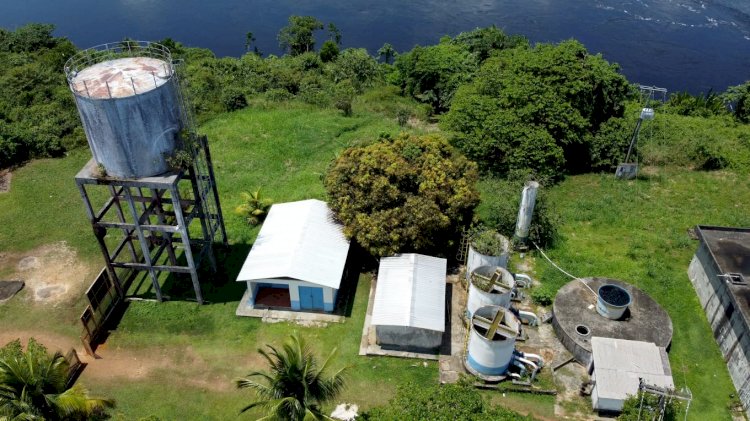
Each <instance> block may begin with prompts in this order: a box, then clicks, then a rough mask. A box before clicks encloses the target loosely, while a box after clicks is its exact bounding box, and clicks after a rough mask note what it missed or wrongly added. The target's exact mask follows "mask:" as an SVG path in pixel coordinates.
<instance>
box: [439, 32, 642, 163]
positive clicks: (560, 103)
mask: <svg viewBox="0 0 750 421" xmlns="http://www.w3.org/2000/svg"><path fill="white" fill-rule="evenodd" d="M628 93H629V85H628V83H627V80H626V79H625V78H624V77H623V76H622V75H621V74H620V73H619V68H618V66H617V65H614V64H610V63H608V62H607V61H605V60H604V59H603V58H602V57H601V56H600V55H591V54H589V53H588V52H587V51H586V49H585V48H584V46H583V45H582V44H581V43H579V42H577V41H573V40H571V41H565V42H562V43H560V44H558V45H551V44H538V45H536V46H535V47H534V48H523V47H520V48H513V49H506V50H503V51H500V52H499V53H497V54H496V55H494V56H492V57H490V58H489V59H487V60H486V61H485V63H484V64H483V65H482V67H481V69H480V70H479V72H478V74H477V75H476V77H475V79H474V81H473V82H472V83H471V84H467V85H465V86H462V87H461V88H460V89H459V90H458V92H457V93H456V96H455V98H454V100H453V103H452V106H451V109H450V111H449V112H448V113H447V114H446V116H445V118H444V120H443V127H444V128H446V129H448V130H453V131H455V132H456V133H457V135H456V139H455V140H456V142H455V143H456V145H457V146H458V147H459V148H460V149H461V150H462V151H464V153H466V155H467V156H469V157H470V158H472V159H474V160H476V161H477V162H478V163H479V164H480V166H481V167H482V168H483V169H485V170H489V171H492V172H494V173H498V174H507V173H509V172H512V171H513V170H518V169H523V168H530V169H531V170H532V171H534V172H535V173H537V174H538V175H541V176H546V177H557V176H559V175H560V174H561V173H562V172H564V171H565V170H572V171H580V170H586V169H589V168H590V161H591V158H590V154H589V145H588V142H589V141H590V137H591V136H593V135H594V134H595V133H596V132H597V131H598V130H599V128H600V126H601V125H602V124H604V123H605V122H606V121H607V120H609V119H610V118H612V117H620V116H622V113H623V111H624V101H625V99H626V97H627V95H628Z"/></svg>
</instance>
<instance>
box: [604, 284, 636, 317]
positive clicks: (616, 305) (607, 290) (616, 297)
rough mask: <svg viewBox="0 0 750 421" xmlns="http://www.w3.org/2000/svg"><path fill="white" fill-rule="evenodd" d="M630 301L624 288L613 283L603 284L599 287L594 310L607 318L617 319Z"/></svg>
mask: <svg viewBox="0 0 750 421" xmlns="http://www.w3.org/2000/svg"><path fill="white" fill-rule="evenodd" d="M630 301H631V298H630V293H629V292H628V291H626V290H625V288H623V287H621V286H619V285H615V284H604V285H602V286H600V287H599V291H598V299H597V300H596V311H597V312H598V313H599V314H600V315H602V316H604V317H606V318H608V319H612V320H619V319H620V318H622V316H623V314H624V313H625V310H627V308H628V306H629V305H630Z"/></svg>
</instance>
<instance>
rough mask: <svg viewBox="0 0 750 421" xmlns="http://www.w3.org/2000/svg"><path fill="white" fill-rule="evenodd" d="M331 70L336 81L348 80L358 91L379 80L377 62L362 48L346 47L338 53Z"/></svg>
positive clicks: (360, 91)
mask: <svg viewBox="0 0 750 421" xmlns="http://www.w3.org/2000/svg"><path fill="white" fill-rule="evenodd" d="M332 72H333V74H334V80H335V81H336V82H339V81H342V80H346V79H348V80H350V81H351V82H352V84H353V86H354V88H355V89H356V90H357V92H358V93H362V91H364V89H365V88H369V87H371V86H373V85H374V84H375V82H377V81H379V77H380V68H379V67H378V62H377V61H376V60H375V59H374V58H373V57H372V56H370V55H369V54H367V50H365V49H364V48H347V49H346V50H344V51H342V52H341V54H339V56H338V58H337V59H336V62H335V63H334V66H333V69H332Z"/></svg>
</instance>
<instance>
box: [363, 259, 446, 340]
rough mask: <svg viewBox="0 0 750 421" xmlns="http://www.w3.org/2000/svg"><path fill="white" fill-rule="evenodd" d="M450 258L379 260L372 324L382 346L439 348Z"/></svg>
mask: <svg viewBox="0 0 750 421" xmlns="http://www.w3.org/2000/svg"><path fill="white" fill-rule="evenodd" d="M447 266H448V263H447V260H445V259H440V258H437V257H431V256H425V255H422V254H413V253H412V254H400V255H396V256H392V257H384V258H382V259H380V268H379V270H378V279H377V286H376V289H375V302H374V305H373V307H374V308H373V312H372V325H373V326H375V332H376V337H377V342H378V344H379V345H380V346H381V347H382V348H393V349H410V350H428V349H435V348H438V347H439V346H440V344H441V342H442V336H443V332H444V331H445V308H446V302H445V277H446V271H447Z"/></svg>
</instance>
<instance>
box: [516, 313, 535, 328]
mask: <svg viewBox="0 0 750 421" xmlns="http://www.w3.org/2000/svg"><path fill="white" fill-rule="evenodd" d="M518 318H519V319H521V321H524V320H526V321H527V322H529V326H539V317H537V315H536V314H534V313H532V312H530V311H523V310H519V311H518Z"/></svg>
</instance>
